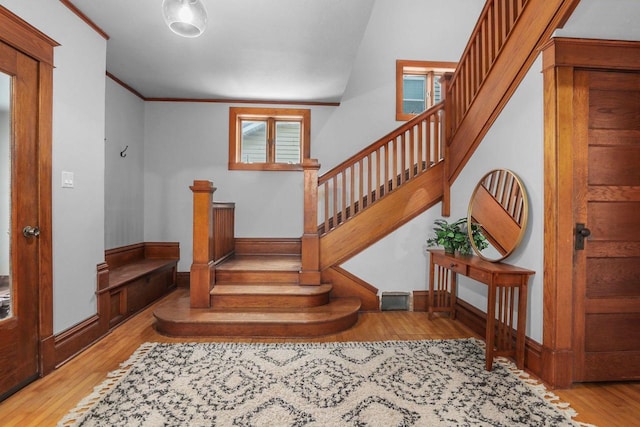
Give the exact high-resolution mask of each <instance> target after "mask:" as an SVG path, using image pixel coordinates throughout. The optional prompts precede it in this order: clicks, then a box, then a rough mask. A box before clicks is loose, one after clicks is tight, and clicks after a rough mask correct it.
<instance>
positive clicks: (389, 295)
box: [380, 292, 409, 311]
mask: <svg viewBox="0 0 640 427" xmlns="http://www.w3.org/2000/svg"><path fill="white" fill-rule="evenodd" d="M380 309H381V310H382V311H391V310H404V311H409V292H383V293H382V302H381V308H380Z"/></svg>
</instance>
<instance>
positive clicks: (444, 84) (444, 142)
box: [440, 73, 453, 217]
mask: <svg viewBox="0 0 640 427" xmlns="http://www.w3.org/2000/svg"><path fill="white" fill-rule="evenodd" d="M452 78H453V73H445V74H444V75H443V76H442V77H441V78H440V93H441V94H442V98H443V100H444V117H442V118H441V121H440V126H441V132H442V134H441V140H440V144H441V147H442V148H441V149H442V155H443V157H444V167H443V168H442V216H444V217H447V216H449V215H451V182H450V181H449V168H450V165H451V156H450V155H449V144H450V143H451V131H452V129H451V125H452V124H453V97H452V96H451V97H450V96H449V92H448V91H449V89H450V83H451V79H452Z"/></svg>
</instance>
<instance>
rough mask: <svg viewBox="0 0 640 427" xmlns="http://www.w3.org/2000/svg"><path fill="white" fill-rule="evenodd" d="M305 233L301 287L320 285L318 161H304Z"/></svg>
mask: <svg viewBox="0 0 640 427" xmlns="http://www.w3.org/2000/svg"><path fill="white" fill-rule="evenodd" d="M302 168H303V169H304V232H303V235H302V268H301V270H300V274H299V280H300V284H301V285H319V284H320V281H321V280H320V236H319V235H318V170H319V169H320V164H319V163H318V160H317V159H304V161H303V162H302Z"/></svg>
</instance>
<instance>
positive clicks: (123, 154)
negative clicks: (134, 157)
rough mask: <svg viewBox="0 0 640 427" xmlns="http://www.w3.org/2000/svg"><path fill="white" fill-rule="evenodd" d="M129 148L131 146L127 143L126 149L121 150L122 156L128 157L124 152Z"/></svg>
mask: <svg viewBox="0 0 640 427" xmlns="http://www.w3.org/2000/svg"><path fill="white" fill-rule="evenodd" d="M127 148H129V146H128V145H127V146H126V147H124V150H122V151H121V152H120V157H127V155H126V154H125V153H124V152H125V151H127Z"/></svg>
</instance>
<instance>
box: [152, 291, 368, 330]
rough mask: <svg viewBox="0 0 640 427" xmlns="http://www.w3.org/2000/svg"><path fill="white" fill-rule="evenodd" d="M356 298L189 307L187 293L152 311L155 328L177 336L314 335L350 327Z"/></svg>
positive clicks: (355, 315)
mask: <svg viewBox="0 0 640 427" xmlns="http://www.w3.org/2000/svg"><path fill="white" fill-rule="evenodd" d="M359 309H360V300H359V299H358V298H338V299H334V300H331V301H330V302H329V303H328V304H325V305H321V306H317V307H310V308H291V309H287V308H271V309H267V308H256V309H251V308H238V309H229V308H225V309H220V310H217V309H215V308H191V307H190V301H189V297H188V296H186V297H182V298H180V299H179V300H178V301H177V302H176V301H171V302H169V303H163V304H161V305H160V306H158V308H157V309H156V310H155V312H154V313H153V314H154V316H155V318H156V330H157V331H158V332H160V333H161V334H165V335H170V336H180V337H189V336H192V337H196V336H228V337H316V336H322V335H328V334H332V333H336V332H340V331H343V330H345V329H348V328H350V327H351V326H353V325H354V324H355V323H356V322H357V321H358V310H359Z"/></svg>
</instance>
